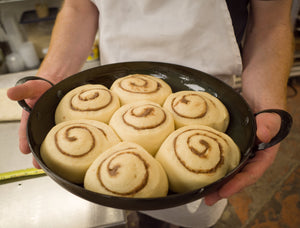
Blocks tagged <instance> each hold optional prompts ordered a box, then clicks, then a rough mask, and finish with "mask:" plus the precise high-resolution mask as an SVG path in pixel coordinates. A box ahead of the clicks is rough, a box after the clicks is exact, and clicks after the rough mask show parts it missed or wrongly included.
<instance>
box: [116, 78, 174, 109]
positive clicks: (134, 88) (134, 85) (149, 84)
mask: <svg viewBox="0 0 300 228" xmlns="http://www.w3.org/2000/svg"><path fill="white" fill-rule="evenodd" d="M111 90H112V91H113V92H115V93H116V94H117V95H118V96H119V98H120V101H121V105H124V104H128V103H132V102H135V101H140V100H150V101H153V102H155V103H158V104H160V105H163V103H164V101H165V99H166V98H167V97H168V96H169V95H170V94H171V93H172V89H171V87H170V86H169V85H168V84H167V83H166V82H164V81H163V80H162V79H159V78H157V77H154V76H151V75H144V74H131V75H128V76H125V77H122V78H119V79H117V80H116V81H114V83H113V84H112V86H111Z"/></svg>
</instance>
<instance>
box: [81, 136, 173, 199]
mask: <svg viewBox="0 0 300 228" xmlns="http://www.w3.org/2000/svg"><path fill="white" fill-rule="evenodd" d="M84 187H85V188H86V189H88V190H91V191H94V192H98V193H102V194H107V195H113V196H120V197H133V198H147V197H163V196H166V195H167V192H168V179H167V175H166V173H165V171H164V170H163V168H162V167H161V165H160V164H159V162H158V161H156V160H155V159H154V158H153V157H152V156H151V155H150V154H149V153H148V152H147V151H145V150H144V149H143V148H142V147H141V146H139V145H137V144H135V143H131V142H121V143H119V144H118V145H116V146H114V147H111V148H110V149H108V150H106V151H105V152H103V153H102V154H101V155H100V156H99V157H98V158H97V159H96V160H95V161H94V162H93V164H92V165H91V166H90V167H89V169H88V171H87V172H86V175H85V179H84Z"/></svg>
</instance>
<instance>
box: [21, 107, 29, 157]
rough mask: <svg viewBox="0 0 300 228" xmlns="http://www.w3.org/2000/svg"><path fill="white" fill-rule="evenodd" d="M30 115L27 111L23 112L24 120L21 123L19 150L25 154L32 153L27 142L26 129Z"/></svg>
mask: <svg viewBox="0 0 300 228" xmlns="http://www.w3.org/2000/svg"><path fill="white" fill-rule="evenodd" d="M28 116H29V113H28V112H26V111H23V112H22V118H21V122H20V127H19V149H20V151H21V152H22V153H24V154H29V153H30V148H29V145H28V142H27V136H26V128H27V119H28Z"/></svg>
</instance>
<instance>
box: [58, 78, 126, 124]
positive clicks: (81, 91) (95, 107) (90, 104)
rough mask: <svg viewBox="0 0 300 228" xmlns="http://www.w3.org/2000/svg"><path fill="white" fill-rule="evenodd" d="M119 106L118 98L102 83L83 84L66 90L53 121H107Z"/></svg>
mask: <svg viewBox="0 0 300 228" xmlns="http://www.w3.org/2000/svg"><path fill="white" fill-rule="evenodd" d="M119 107H120V102H119V98H118V96H117V95H116V94H114V93H113V92H112V91H110V90H109V89H107V88H106V87H105V86H103V85H98V84H95V85H92V84H88V85H83V86H79V87H77V88H75V89H73V90H71V91H70V92H68V93H67V94H66V95H65V96H64V97H63V98H62V100H61V101H60V103H59V104H58V106H57V109H56V112H55V122H56V123H61V122H63V121H67V120H73V119H90V120H98V121H101V122H104V123H108V122H109V120H110V118H111V116H112V114H113V113H114V112H115V111H116V110H117V109H118V108H119Z"/></svg>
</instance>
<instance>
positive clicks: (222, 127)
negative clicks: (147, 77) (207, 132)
mask: <svg viewBox="0 0 300 228" xmlns="http://www.w3.org/2000/svg"><path fill="white" fill-rule="evenodd" d="M163 107H164V108H166V109H168V110H169V111H170V112H171V113H172V114H173V117H174V120H175V126H176V129H178V128H180V127H183V126H187V125H194V124H202V125H206V126H209V127H212V128H214V129H216V130H219V131H222V132H225V131H226V129H227V127H228V124H229V114H228V111H227V109H226V107H225V106H224V104H223V103H222V102H221V101H220V100H219V99H217V98H216V97H214V96H212V95H211V94H209V93H207V92H201V91H180V92H176V93H173V94H171V95H170V96H169V97H168V98H167V99H166V101H165V103H164V105H163Z"/></svg>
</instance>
